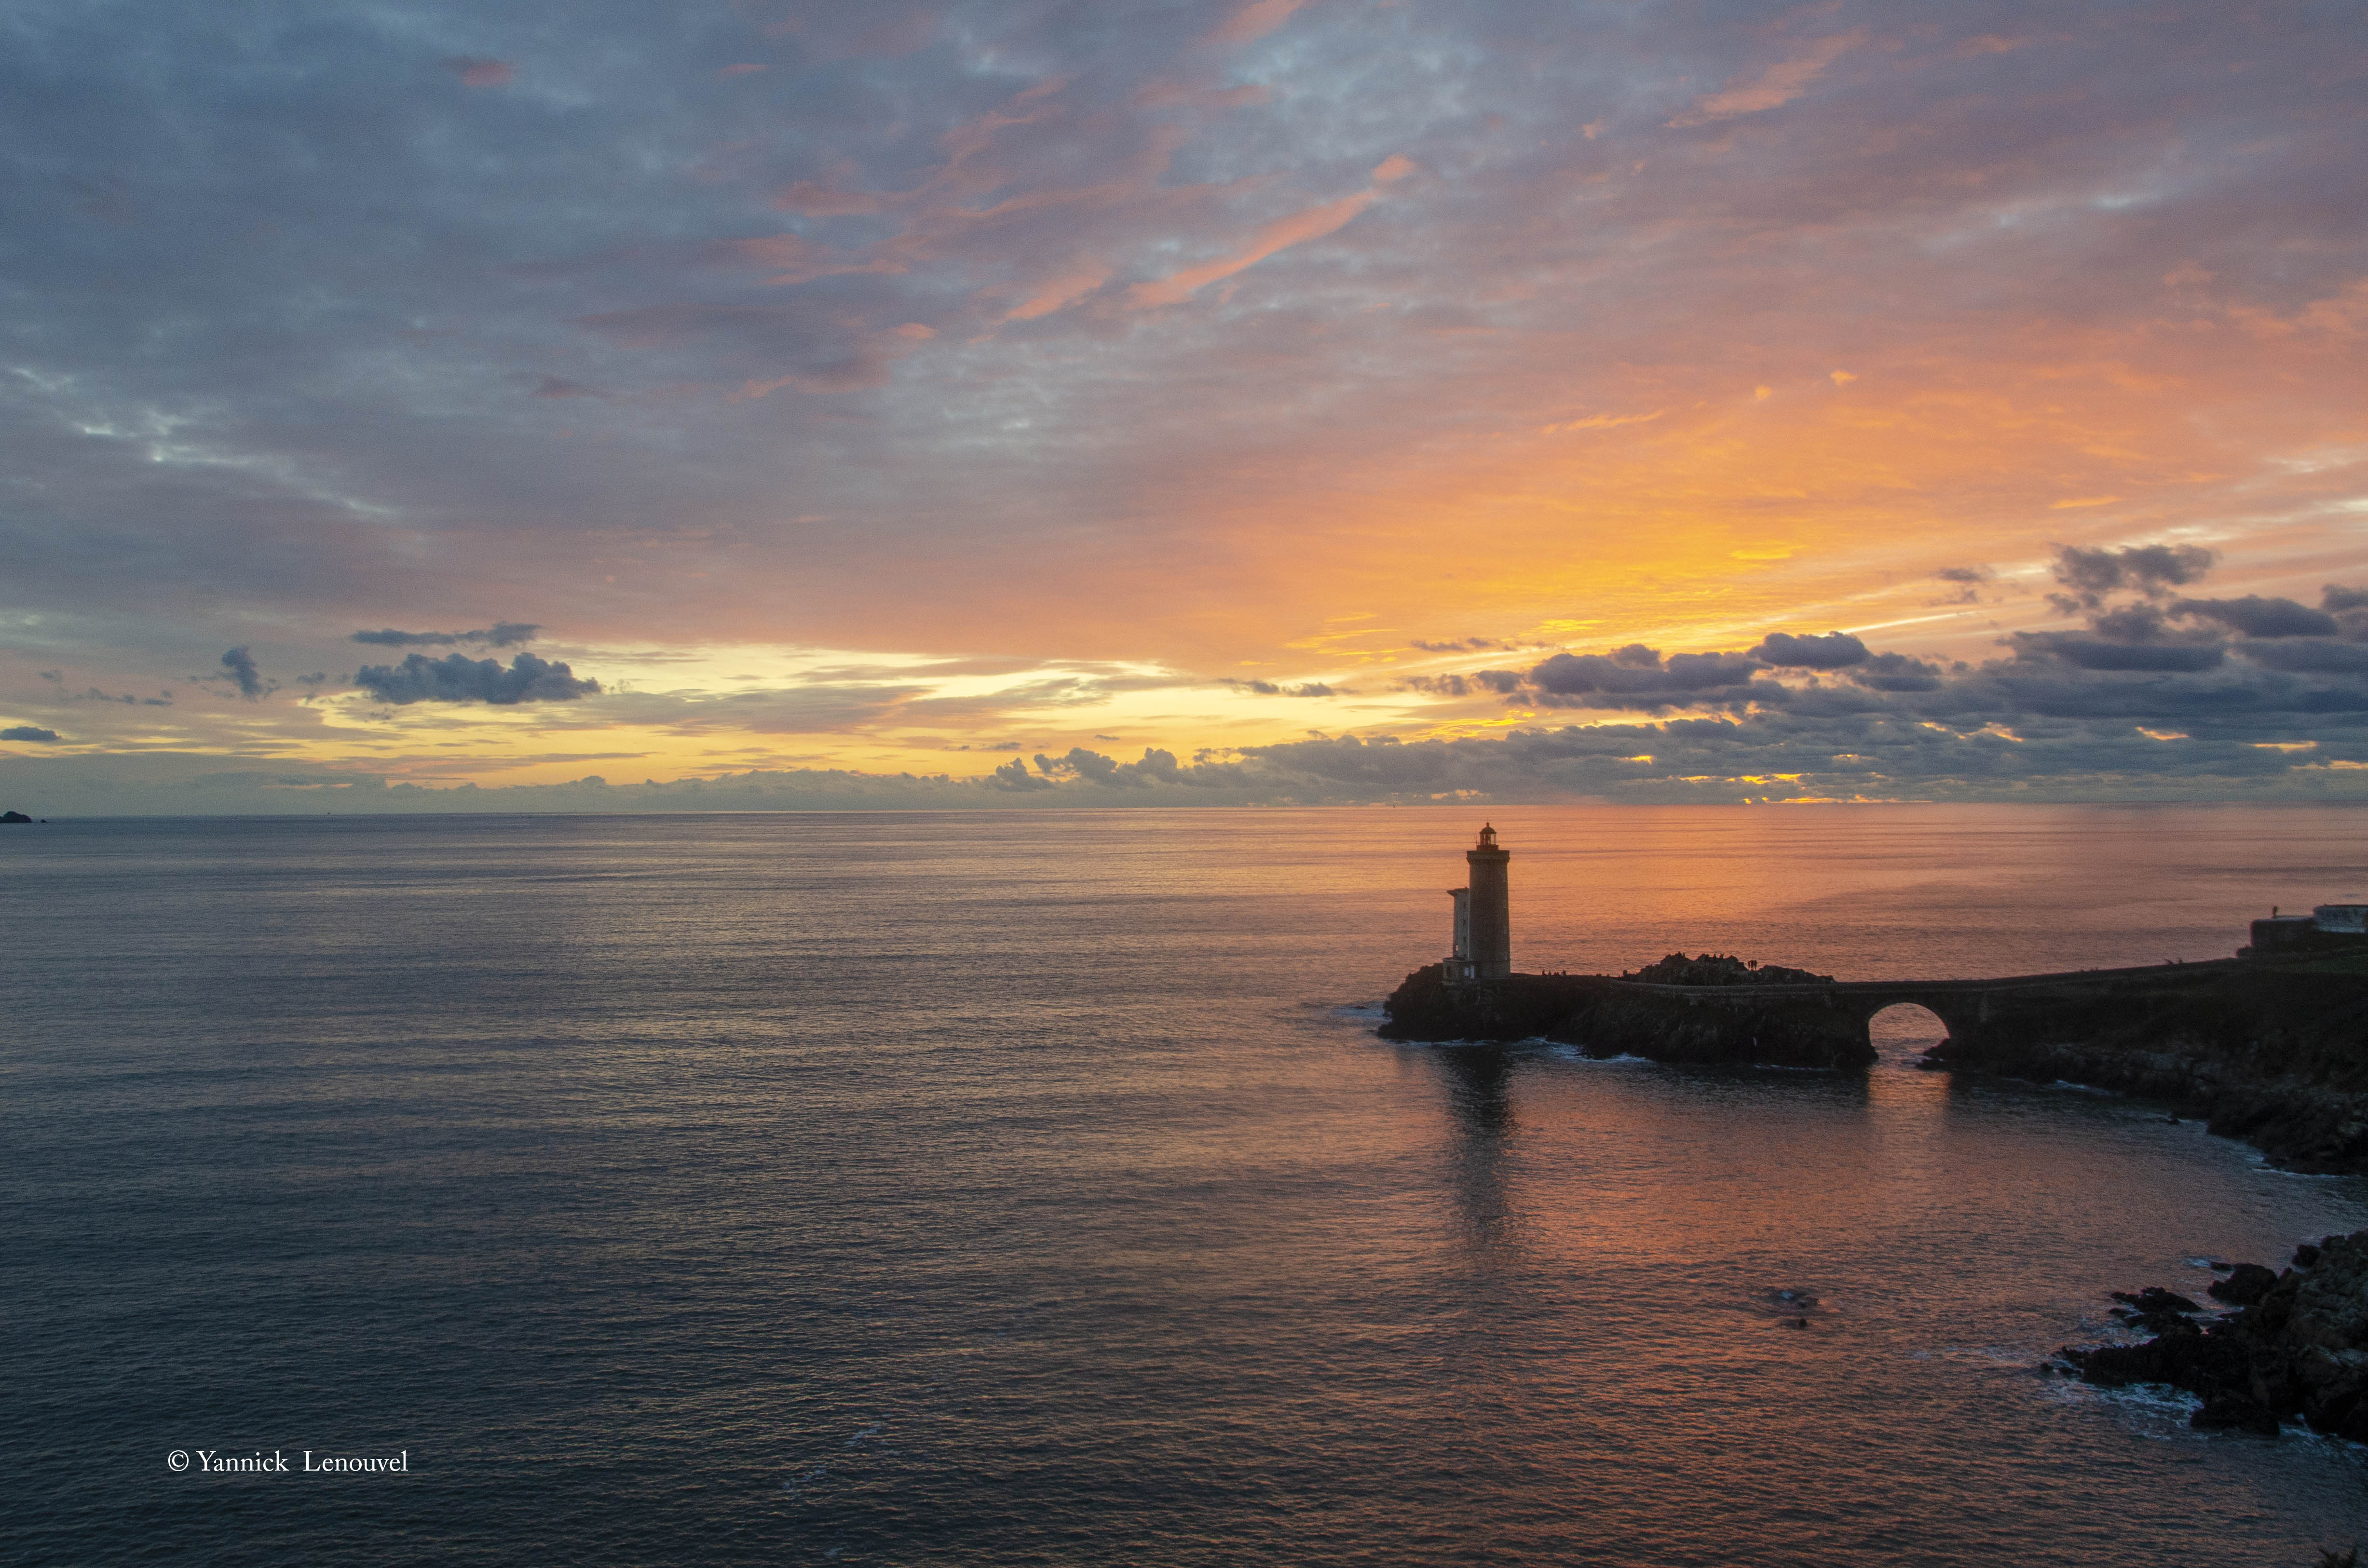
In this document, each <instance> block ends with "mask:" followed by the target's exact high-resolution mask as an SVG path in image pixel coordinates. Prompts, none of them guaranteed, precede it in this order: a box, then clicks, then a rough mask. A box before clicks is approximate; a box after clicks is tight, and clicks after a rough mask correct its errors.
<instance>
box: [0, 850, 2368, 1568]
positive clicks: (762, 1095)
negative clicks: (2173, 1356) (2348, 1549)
mask: <svg viewBox="0 0 2368 1568" xmlns="http://www.w3.org/2000/svg"><path fill="white" fill-rule="evenodd" d="M1496 823H1497V827H1498V828H1499V829H1500V830H1502V832H1503V833H1504V835H1505V840H1506V843H1507V845H1508V847H1509V848H1511V849H1512V851H1513V856H1514V858H1513V862H1512V878H1513V890H1514V892H1513V915H1514V923H1515V924H1514V943H1515V949H1514V950H1515V959H1516V962H1517V963H1518V964H1519V965H1520V967H1523V968H1531V969H1564V968H1567V969H1573V970H1612V971H1617V970H1620V969H1623V968H1633V967H1634V966H1635V965H1637V964H1639V963H1643V962H1645V961H1648V960H1652V959H1655V958H1658V957H1660V956H1661V955H1662V954H1664V953H1666V952H1668V951H1670V950H1672V949H1679V948H1683V949H1687V950H1689V951H1696V950H1702V949H1712V950H1727V951H1736V952H1740V953H1742V954H1744V955H1746V956H1748V957H1752V958H1757V959H1761V960H1773V961H1781V962H1785V963H1793V964H1802V965H1806V966H1808V967H1811V968H1815V969H1818V970H1822V971H1829V972H1833V973H1836V974H1839V975H1842V976H1845V977H1861V978H1862V977H1873V976H1879V975H1887V974H1902V973H1907V972H1909V971H1913V972H1916V973H1918V974H1981V973H1996V972H2013V971H2030V970H2041V969H2063V968H2074V967H2081V966H2088V965H2108V964H2119V963H2124V962H2151V961H2156V960H2161V959H2165V958H2184V959H2203V958H2211V957H2215V956H2221V955H2224V954H2226V952H2227V951H2228V950H2229V949H2231V948H2233V947H2234V946H2235V945H2236V944H2237V942H2238V941H2240V940H2241V939H2242V933H2243V926H2244V922H2245V921H2246V920H2248V918H2250V917H2252V916H2253V915H2257V914H2265V913H2267V911H2268V907H2269V905H2270V904H2271V903H2282V904H2284V905H2286V906H2288V907H2297V906H2305V905H2307V904H2309V903H2314V902H2320V901H2324V900H2326V899H2328V898H2331V897H2333V896H2335V895H2337V894H2340V893H2349V892H2358V891H2361V890H2363V889H2368V812H2350V811H2340V810H2281V811H2243V810H2189V809H2091V808H2082V809H2057V808H2042V807H2025V808H2013V809H2009V808H1937V807H1936V808H1866V809H1808V810H1791V811H1765V810H1749V809H1735V810H1727V809H1672V810H1666V811H1664V810H1643V809H1601V810H1597V809H1583V808H1569V809H1527V810H1523V809H1515V810H1509V811H1505V812H1498V813H1497V815H1496ZM1478 825H1479V824H1478V819H1477V817H1476V815H1474V813H1471V812H1464V811H1460V810H1425V811H1404V812H1385V811H1307V812H1104V813H1057V814H1054V813H1042V814H1038V813H1028V812H1003V813H985V812H983V813H974V814H970V813H916V814H877V815H871V814H852V815H766V816H746V817H681V816H674V817H643V818H565V817H556V818H554V817H543V818H531V819H529V818H504V817H474V818H447V819H427V818H402V819H365V820H329V819H313V820H279V821H208V822H161V821H151V822H96V823H57V824H51V825H49V826H47V827H38V828H31V829H26V828H13V829H6V830H0V834H5V836H0V907H5V912H6V924H5V926H0V930H5V932H6V949H7V961H6V966H5V969H0V987H5V993H4V994H0V1005H5V1009H6V1012H5V1016H6V1019H7V1027H6V1043H5V1047H0V1074H5V1076H0V1084H5V1087H6V1094H5V1096H0V1148H5V1149H6V1162H5V1169H0V1222H4V1223H5V1230H0V1233H4V1234H5V1235H6V1251H5V1264H4V1265H0V1266H5V1268H6V1283H5V1288H4V1289H0V1307H5V1312H6V1320H5V1324H0V1328H5V1335H0V1373H5V1376H6V1384H5V1387H6V1399H5V1401H0V1423H5V1424H6V1429H7V1433H8V1441H7V1447H6V1452H7V1454H8V1455H9V1456H10V1464H9V1476H8V1488H7V1494H8V1501H7V1504H6V1507H5V1508H0V1558H5V1559H6V1561H9V1562H41V1563H47V1562H56V1563H98V1562H172V1563H182V1562H187V1563H214V1562H222V1563H233V1562H235V1563H242V1564H282V1563H285V1564H306V1565H319V1568H336V1565H342V1564H363V1563H370V1564H376V1563H414V1562H439V1563H472V1562H484V1563H514V1562H518V1563H523V1562H532V1563H545V1562H550V1563H598V1564H609V1563H615V1564H625V1563H634V1564H658V1563H684V1564H736V1563H743V1562H749V1563H755V1562H766V1563H780V1562H819V1561H836V1562H842V1563H894V1562H947V1563H953V1562H961V1563H973V1562H977V1563H1137V1562H1141V1563H1176V1564H1219V1563H1224V1564H1235V1563H1241V1562H1287V1563H1375V1564H1381V1563H1406V1562H1501V1563H1524V1562H1575V1563H1620V1564H1630V1563H1633V1564H1653V1565H1664V1564H1671V1565H1674V1564H1704V1565H1708V1564H1721V1565H1725V1564H1736V1563H1770V1564H1773V1563H1785V1564H1810V1563H1816V1564H1822V1565H1837V1564H1839V1565H1853V1564H1878V1563H1881V1564H1895V1563H1900V1562H1918V1563H1985V1564H1994V1563H1998V1562H2009V1561H2011V1562H2018V1563H2026V1564H2039V1563H2066V1564H2070V1563H2081V1564H2090V1563H2100V1562H2112V1563H2179V1564H2187V1563H2193V1564H2220V1563H2291V1564H2294V1565H2296V1568H2308V1565H2310V1564H2313V1563H2315V1562H2317V1548H2319V1547H2322V1546H2336V1545H2348V1544H2350V1543H2351V1541H2352V1540H2355V1539H2358V1538H2361V1537H2362V1536H2363V1535H2368V1522H2364V1521H2363V1513H2368V1506H2363V1505H2368V1466H2363V1462H2362V1453H2361V1452H2360V1451H2359V1450H2357V1449H2350V1448H2347V1447H2344V1446H2342V1445H2339V1444H2334V1443H2331V1442H2328V1441H2324V1440H2320V1439H2316V1438H2312V1437H2302V1436H2294V1435H2292V1434H2289V1435H2288V1436H2286V1437H2281V1438H2279V1439H2276V1440H2273V1441H2271V1440H2263V1439H2260V1438H2255V1437H2244V1436H2239V1435H2214V1436H2204V1435H2199V1434H2195V1433H2192V1432H2190V1431H2189V1430H2188V1429H2187V1428H2186V1426H2185V1425H2184V1421H2185V1407H2184V1405H2183V1404H2180V1403H2173V1402H2169V1401H2158V1400H2152V1399H2149V1398H2147V1397H2145V1396H2143V1395H2105V1394H2100V1393H2098V1392H2093V1391H2089V1390H2083V1389H2079V1388H2077V1387H2076V1388H2066V1387H2064V1386H2062V1385H2060V1384H2059V1383H2057V1382H2055V1381H2051V1380H2045V1379H2043V1378H2041V1377H2039V1376H2036V1375H2035V1374H2034V1372H2033V1370H2032V1369H2033V1368H2034V1366H2035V1365H2036V1364H2037V1363H2038V1362H2039V1361H2040V1360H2041V1359H2042V1358H2043V1357H2044V1355H2045V1354H2046V1353H2047V1352H2048V1351H2050V1350H2052V1349H2053V1348H2054V1347H2055V1346H2057V1345H2059V1344H2062V1343H2064V1342H2066V1341H2067V1340H2077V1339H2081V1338H2084V1337H2093V1336H2096V1335H2100V1333H2101V1332H2102V1329H2103V1325H2104V1324H2105V1318H2104V1312H2105V1309H2106V1308H2107V1307H2109V1306H2110V1305H2111V1302H2110V1301H2107V1300H2106V1299H2105V1297H2104V1295H2103V1292H2104V1291H2106V1290H2109V1289H2115V1288H2121V1289H2134V1288H2135V1287H2137V1286H2139V1285H2144V1284H2154V1283H2160V1284H2166V1285H2170V1286H2173V1287H2177V1288H2182V1289H2187V1290H2197V1289H2199V1288H2200V1286H2201V1284H2202V1283H2203V1281H2204V1280H2206V1279H2208V1278H2210V1277H2209V1276H2208V1275H2206V1274H2204V1273H2203V1272H2201V1271H2200V1270H2199V1269H2198V1268H2197V1267H2195V1266H2194V1264H2193V1262H2192V1260H2196V1259H2201V1258H2203V1257H2207V1256H2222V1257H2236V1258H2249V1259H2257V1260H2260V1261H2266V1262H2273V1263H2274V1262H2282V1261H2283V1257H2284V1255H2285V1253H2286V1252H2287V1251H2288V1249H2290V1248H2291V1247H2292V1246H2293V1245H2294V1243H2295V1242H2296V1241H2297V1240H2299V1239H2301V1238H2303V1237H2305V1236H2316V1235H2317V1234H2319V1233H2324V1232H2328V1231H2334V1230H2351V1229H2354V1228H2357V1227H2359V1226H2361V1225H2363V1224H2368V1202H2363V1199H2368V1187H2363V1186H2362V1184H2361V1183H2359V1182H2357V1181H2353V1180H2349V1179H2326V1178H2303V1177H2295V1176H2283V1175H2281V1174H2278V1173H2275V1172H2272V1171H2269V1170H2266V1169H2264V1168H2263V1167H2262V1166H2261V1165H2260V1162H2259V1161H2258V1159H2257V1158H2256V1157H2255V1156H2254V1155H2253V1154H2252V1153H2250V1152H2249V1151H2248V1149H2246V1148H2245V1147H2244V1146H2243V1145H2240V1144H2237V1143H2232V1142H2227V1141H2225V1140H2219V1139H2214V1138H2212V1137H2210V1136H2208V1135H2207V1134H2205V1133H2204V1132H2203V1130H2202V1129H2201V1128H2199V1127H2196V1126H2194V1125H2192V1124H2181V1125H2172V1124H2170V1123H2169V1121H2167V1120H2166V1119H2164V1117H2163V1116H2162V1114H2161V1113H2160V1111H2159V1110H2156V1109H2149V1108H2146V1107H2145V1106H2142V1105H2138V1104H2135V1103H2132V1102H2128V1101H2124V1100H2121V1099H2116V1098H2113V1097H2110V1096H2100V1095H2095V1094H2089V1093H2084V1092H2079V1091H2075V1090H2069V1089H2064V1088H2042V1087H2032V1086H2012V1085H1969V1086H1960V1085H1952V1083H1951V1082H1950V1081H1949V1080H1948V1079H1947V1078H1946V1077H1945V1076H1943V1075H1940V1074H1924V1073H1918V1072H1916V1071H1913V1070H1911V1069H1909V1068H1907V1066H1905V1065H1904V1064H1903V1063H1904V1062H1905V1061H1906V1059H1907V1057H1909V1056H1911V1055H1912V1054H1913V1053H1914V1051H1917V1050H1918V1049H1920V1047H1921V1045H1922V1044H1924V1043H1928V1042H1929V1040H1930V1039H1931V1038H1932V1035H1931V1033H1930V1020H1929V1019H1923V1018H1921V1016H1920V1015H1912V1014H1911V1015H1900V1014H1892V1015H1886V1016H1885V1018H1884V1020H1882V1022H1883V1023H1884V1026H1885V1041H1886V1049H1887V1051H1889V1052H1890V1055H1889V1057H1888V1058H1887V1060H1886V1061H1885V1062H1884V1065H1882V1066H1881V1067H1879V1068H1877V1069H1876V1070H1874V1071H1873V1073H1872V1074H1868V1075H1867V1076H1865V1077H1863V1078H1860V1077H1838V1076H1830V1075H1825V1074H1803V1073H1775V1072H1738V1073H1715V1072H1703V1071H1684V1070H1677V1069H1669V1068H1663V1067H1657V1066H1653V1065H1650V1064H1645V1063H1640V1062H1588V1061H1583V1060H1577V1059H1574V1058H1573V1057H1572V1056H1571V1055H1569V1054H1567V1053H1565V1052H1560V1051H1554V1050H1551V1049H1545V1048H1538V1049H1531V1050H1515V1051H1486V1050H1474V1049H1468V1048H1467V1049H1455V1048H1440V1047H1407V1046H1394V1045H1390V1044H1386V1043H1384V1042H1383V1041H1381V1040H1377V1039H1375V1038H1374V1037H1373V1035H1372V1025H1373V1023H1374V1022H1375V1021H1377V1017H1378V1013H1377V1009H1376V1005H1377V1004H1378V1003H1379V1001H1380V999H1381V998H1382V997H1383V995H1384V994H1387V992H1388V991H1389V989H1390V987H1391V986H1392V985H1394V984H1395V983H1396V981H1397V980H1398V979H1399V977H1400V976H1401V975H1403V974H1404V973H1405V972H1406V971H1407V970H1408V969H1410V968H1412V967H1414V966H1415V965H1416V964H1417V963H1421V962H1426V961H1429V960H1433V959H1435V958H1436V957H1437V956H1438V954H1439V952H1440V950H1441V949H1443V947H1444V945H1445V933H1446V926H1447V911H1448V901H1447V899H1446V898H1445V897H1444V896H1443V890H1444V889H1447V888H1449V887H1451V886H1454V885H1458V884H1460V883H1461V881H1463V861H1462V858H1461V851H1462V850H1463V847H1464V846H1466V845H1467V844H1468V843H1469V842H1470V837H1471V833H1472V830H1473V829H1474V828H1476V827H1477V826H1478ZM1919 1024H1920V1025H1921V1026H1923V1027H1920V1028H1919ZM1782 1290H1793V1291H1804V1292H1807V1293H1810V1294H1813V1295H1814V1296H1816V1298H1817V1300H1818V1305H1817V1306H1816V1308H1815V1309H1813V1310H1811V1311H1810V1312H1809V1313H1808V1316H1809V1317H1810V1320H1811V1323H1810V1326H1809V1327H1808V1328H1807V1329H1805V1330H1803V1329H1798V1328H1794V1327H1791V1326H1788V1325H1787V1324H1785V1323H1784V1321H1783V1320H1784V1318H1785V1317H1787V1316H1790V1315H1792V1312H1793V1309H1792V1308H1790V1307H1787V1306H1784V1305H1782V1303H1781V1302H1780V1301H1779V1300H1778V1299H1777V1298H1775V1297H1774V1296H1773V1295H1772V1294H1771V1292H1776V1291H1782ZM176 1449H177V1450H183V1451H186V1452H188V1453H191V1454H196V1453H198V1452H199V1450H211V1451H215V1452H218V1453H226V1454H234V1455H240V1456H245V1455H247V1454H251V1453H255V1452H257V1451H261V1452H262V1453H265V1454H269V1453H272V1452H274V1451H278V1452H279V1453H282V1454H284V1455H286V1456H288V1457H289V1459H290V1462H291V1464H293V1463H296V1462H298V1456H299V1455H300V1453H301V1452H302V1450H304V1449H312V1450H313V1452H314V1454H315V1455H316V1456H324V1455H330V1454H336V1455H378V1454H393V1453H394V1452H396V1451H398V1450H401V1451H404V1452H406V1453H407V1455H408V1458H409V1466H410V1468H409V1472H408V1473H407V1474H403V1475H395V1476H383V1475H369V1476H348V1477H324V1476H320V1475H313V1476H305V1475H302V1474H296V1475H290V1476H279V1475H231V1476H221V1475H208V1474H201V1473H199V1472H198V1471H196V1470H194V1469H193V1470H191V1471H188V1472H184V1473H174V1472H172V1471H169V1470H168V1469H167V1456H168V1455H169V1454H170V1453H172V1452H173V1451H174V1450H176Z"/></svg>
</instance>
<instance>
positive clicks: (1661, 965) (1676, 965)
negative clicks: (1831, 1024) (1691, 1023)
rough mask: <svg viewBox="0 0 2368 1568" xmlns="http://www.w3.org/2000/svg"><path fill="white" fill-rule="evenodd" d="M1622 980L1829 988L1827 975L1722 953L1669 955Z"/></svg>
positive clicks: (1623, 977) (1655, 982) (1829, 978)
mask: <svg viewBox="0 0 2368 1568" xmlns="http://www.w3.org/2000/svg"><path fill="white" fill-rule="evenodd" d="M1620 978H1621V979H1622V980H1633V981H1634V982H1636V983H1639V984H1643V985H1831V984H1832V983H1834V977H1833V976H1832V975H1830V974H1812V973H1810V972H1809V971H1807V970H1805V969H1786V968H1785V967H1784V966H1783V965H1782V964H1772V963H1771V964H1764V965H1763V964H1757V963H1746V962H1744V961H1743V960H1741V959H1738V958H1730V957H1728V956H1727V955H1725V954H1724V953H1701V954H1698V955H1696V956H1695V957H1693V958H1688V957H1686V955H1685V954H1683V953H1671V954H1670V955H1669V956H1668V958H1665V959H1663V960H1661V961H1660V962H1658V963H1648V964H1646V965H1645V967H1644V968H1643V969H1640V970H1637V971H1635V972H1634V973H1633V974H1623V975H1622V976H1621V977H1620Z"/></svg>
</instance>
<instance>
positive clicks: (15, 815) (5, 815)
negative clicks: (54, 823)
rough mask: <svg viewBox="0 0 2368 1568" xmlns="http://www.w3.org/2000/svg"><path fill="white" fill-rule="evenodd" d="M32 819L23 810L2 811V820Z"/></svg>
mask: <svg viewBox="0 0 2368 1568" xmlns="http://www.w3.org/2000/svg"><path fill="white" fill-rule="evenodd" d="M32 820H33V819H32V818H30V817H28V816H27V815H26V814H25V813H24V812H0V822H31V821H32Z"/></svg>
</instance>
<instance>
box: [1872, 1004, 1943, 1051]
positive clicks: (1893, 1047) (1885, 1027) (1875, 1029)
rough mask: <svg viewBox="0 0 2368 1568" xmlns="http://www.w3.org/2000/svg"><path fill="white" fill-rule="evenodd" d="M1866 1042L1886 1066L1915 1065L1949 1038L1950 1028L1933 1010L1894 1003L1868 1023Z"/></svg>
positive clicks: (1916, 1005) (1915, 1005) (1914, 1005)
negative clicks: (1868, 1042) (1922, 1056)
mask: <svg viewBox="0 0 2368 1568" xmlns="http://www.w3.org/2000/svg"><path fill="white" fill-rule="evenodd" d="M1866 1035H1867V1039H1868V1040H1871V1041H1873V1044H1874V1049H1875V1051H1876V1054H1878V1055H1880V1056H1881V1057H1882V1058H1883V1060H1884V1061H1885V1062H1913V1061H1915V1060H1916V1059H1917V1058H1918V1057H1919V1056H1921V1055H1923V1054H1924V1053H1925V1052H1926V1051H1930V1050H1931V1049H1932V1048H1933V1047H1934V1046H1936V1045H1938V1044H1940V1043H1941V1041H1942V1040H1946V1039H1948V1038H1949V1026H1948V1025H1946V1024H1944V1023H1942V1022H1941V1016H1940V1015H1939V1014H1937V1013H1935V1012H1933V1011H1932V1009H1931V1008H1930V1007H1926V1006H1919V1005H1918V1004H1917V1003H1914V1002H1894V1003H1893V1004H1891V1006H1888V1007H1885V1008H1884V1009H1882V1010H1881V1011H1880V1012H1878V1013H1876V1014H1875V1015H1874V1017H1871V1018H1869V1019H1868V1020H1867V1021H1866Z"/></svg>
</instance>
